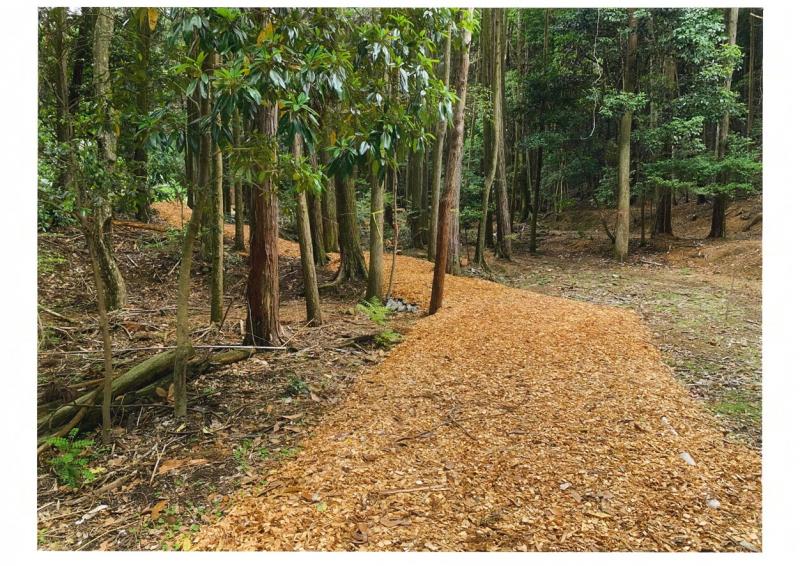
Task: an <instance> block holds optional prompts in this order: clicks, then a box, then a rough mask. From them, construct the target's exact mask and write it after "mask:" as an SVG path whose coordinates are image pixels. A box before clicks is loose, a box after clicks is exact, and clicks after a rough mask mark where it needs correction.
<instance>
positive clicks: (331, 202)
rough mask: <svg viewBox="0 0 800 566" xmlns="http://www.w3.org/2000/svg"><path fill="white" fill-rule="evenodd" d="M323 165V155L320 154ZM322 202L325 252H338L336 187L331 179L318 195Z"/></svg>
mask: <svg viewBox="0 0 800 566" xmlns="http://www.w3.org/2000/svg"><path fill="white" fill-rule="evenodd" d="M322 157H323V160H322V162H323V163H325V159H324V157H325V154H324V153H323V154H322ZM320 200H321V201H322V231H323V235H324V239H325V251H326V252H337V251H339V223H338V220H337V219H336V187H335V185H334V180H333V179H330V178H329V179H328V182H327V185H326V186H325V190H324V191H323V192H322V195H320Z"/></svg>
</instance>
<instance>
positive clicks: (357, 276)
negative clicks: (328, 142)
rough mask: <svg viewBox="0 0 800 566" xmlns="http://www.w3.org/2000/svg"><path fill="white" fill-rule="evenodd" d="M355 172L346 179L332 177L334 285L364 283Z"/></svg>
mask: <svg viewBox="0 0 800 566" xmlns="http://www.w3.org/2000/svg"><path fill="white" fill-rule="evenodd" d="M355 175H356V171H353V173H352V174H351V175H349V176H347V177H343V176H340V175H335V176H334V184H335V187H336V213H337V220H338V224H339V273H338V274H337V275H336V283H337V284H338V283H342V282H344V281H364V280H365V279H366V278H367V266H366V263H364V254H362V253H361V237H360V235H359V230H358V218H357V216H356V214H357V213H356V195H355V191H356V189H355Z"/></svg>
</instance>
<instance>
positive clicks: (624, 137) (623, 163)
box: [614, 8, 637, 261]
mask: <svg viewBox="0 0 800 566" xmlns="http://www.w3.org/2000/svg"><path fill="white" fill-rule="evenodd" d="M634 13H635V11H634V9H633V8H628V30H629V35H628V46H627V49H626V50H625V69H624V73H623V84H622V90H623V91H628V92H633V89H632V84H633V73H634V70H635V60H636V43H637V33H636V25H637V22H636V16H635V15H634ZM632 124H633V111H632V110H626V111H625V113H624V114H623V115H622V118H621V119H620V124H619V143H618V146H619V166H618V167H619V193H618V195H617V197H618V200H617V230H616V236H615V238H614V252H615V255H616V256H617V259H619V260H620V261H625V260H626V259H627V258H628V240H629V238H630V223H631V219H630V214H631V178H630V172H631V126H632Z"/></svg>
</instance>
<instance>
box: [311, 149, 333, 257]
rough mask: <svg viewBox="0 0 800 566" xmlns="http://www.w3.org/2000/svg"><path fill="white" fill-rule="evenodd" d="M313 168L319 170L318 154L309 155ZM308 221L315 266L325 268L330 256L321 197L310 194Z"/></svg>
mask: <svg viewBox="0 0 800 566" xmlns="http://www.w3.org/2000/svg"><path fill="white" fill-rule="evenodd" d="M309 161H310V163H311V166H312V167H314V168H315V169H316V168H317V165H318V164H317V154H316V153H313V152H312V153H311V154H310V155H309ZM306 198H307V200H308V219H309V222H310V224H311V243H312V244H313V245H312V247H313V249H314V264H315V265H319V266H323V265H325V264H327V263H328V256H327V254H326V253H325V233H324V231H325V227H324V226H323V222H322V199H321V198H320V195H316V194H314V193H308V194H307V195H306Z"/></svg>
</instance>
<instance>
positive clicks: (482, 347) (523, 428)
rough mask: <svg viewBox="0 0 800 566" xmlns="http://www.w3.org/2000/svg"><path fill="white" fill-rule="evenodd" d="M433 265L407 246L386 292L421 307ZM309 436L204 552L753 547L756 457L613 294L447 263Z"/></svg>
mask: <svg viewBox="0 0 800 566" xmlns="http://www.w3.org/2000/svg"><path fill="white" fill-rule="evenodd" d="M290 246H291V244H290V243H288V242H285V243H282V246H281V247H282V248H283V247H287V248H288V247H290ZM287 251H288V249H287ZM294 253H296V252H294ZM387 268H388V266H387ZM431 271H432V264H430V263H429V262H426V261H423V260H417V259H414V258H409V257H398V270H397V281H396V284H395V285H396V287H395V289H396V294H397V295H398V296H400V297H403V298H404V299H406V300H409V301H412V302H418V303H420V304H423V305H424V304H427V301H428V297H429V294H430V285H431ZM302 448H303V449H302V451H301V452H300V453H299V454H298V455H297V456H296V457H295V458H294V459H291V460H287V461H286V462H285V463H284V464H282V465H281V466H279V467H278V468H275V469H273V470H271V471H270V472H269V473H268V474H267V475H266V476H265V477H264V478H263V482H262V483H261V484H260V486H259V487H256V488H253V489H251V490H245V491H242V492H241V493H240V494H239V495H238V496H236V497H235V498H234V500H233V502H232V503H231V504H230V506H229V507H228V509H227V511H228V512H227V514H226V516H225V517H224V518H223V519H222V520H221V521H220V522H219V523H217V524H215V525H212V526H209V527H207V528H206V529H204V530H202V531H201V532H200V533H199V535H198V537H197V539H196V540H195V541H194V542H195V548H198V549H206V550H213V549H231V550H234V549H235V550H259V549H264V550H295V549H298V550H299V549H304V550H349V549H365V550H425V549H428V550H543V551H557V550H574V551H580V550H756V549H759V548H760V547H761V484H760V476H761V461H760V456H759V454H758V453H757V452H755V451H753V450H751V449H748V448H747V447H745V446H743V445H741V444H738V443H730V442H728V441H726V440H725V439H724V437H723V434H722V432H721V430H720V428H719V426H718V424H717V422H716V421H715V420H714V419H713V418H712V417H711V415H710V414H709V413H708V412H707V411H706V410H705V409H704V408H703V407H702V405H701V404H700V403H698V402H697V401H694V400H692V399H691V398H690V397H689V395H688V394H687V392H686V390H685V389H684V388H683V387H682V386H681V385H680V384H679V383H678V382H677V381H676V380H675V378H674V377H673V375H672V373H671V371H670V370H669V368H667V367H666V366H665V365H664V364H663V363H662V361H661V359H660V355H659V352H658V350H657V349H656V348H655V346H653V344H652V341H651V337H650V335H649V333H648V330H647V329H646V327H645V326H644V325H643V323H642V322H641V321H640V319H639V317H638V316H637V315H636V314H635V313H633V312H631V311H628V310H624V309H619V308H613V307H603V306H598V305H592V304H588V303H582V302H577V301H571V300H567V299H561V298H557V297H549V296H545V295H540V294H537V293H534V292H530V291H526V290H521V289H513V288H509V287H505V286H503V285H500V284H496V283H492V282H489V281H483V280H478V279H472V278H466V277H450V276H448V278H447V282H446V291H445V304H444V308H443V309H442V310H441V311H440V312H439V313H437V314H436V315H435V316H432V317H426V318H423V319H421V320H420V321H419V322H418V323H416V324H415V325H414V327H413V328H412V330H411V331H410V332H409V333H408V334H407V335H406V337H405V340H404V342H403V343H401V344H400V345H398V346H396V347H395V348H394V349H393V350H392V351H391V352H390V354H389V355H388V356H387V357H386V358H385V360H384V361H383V362H382V363H381V364H380V365H378V366H374V367H372V368H370V369H368V370H366V371H365V372H364V373H362V374H361V376H360V377H359V379H358V380H357V381H356V383H355V385H354V386H353V389H352V390H351V392H350V394H349V395H348V397H347V399H346V400H345V401H344V402H342V403H341V404H340V405H338V406H337V407H334V408H332V409H331V411H330V412H329V413H328V414H327V416H326V417H325V419H324V420H323V421H322V423H321V424H320V425H319V426H318V427H317V428H316V429H315V431H314V432H313V433H312V436H311V437H310V438H309V439H308V441H307V442H306V443H304V445H303V447H302Z"/></svg>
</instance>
